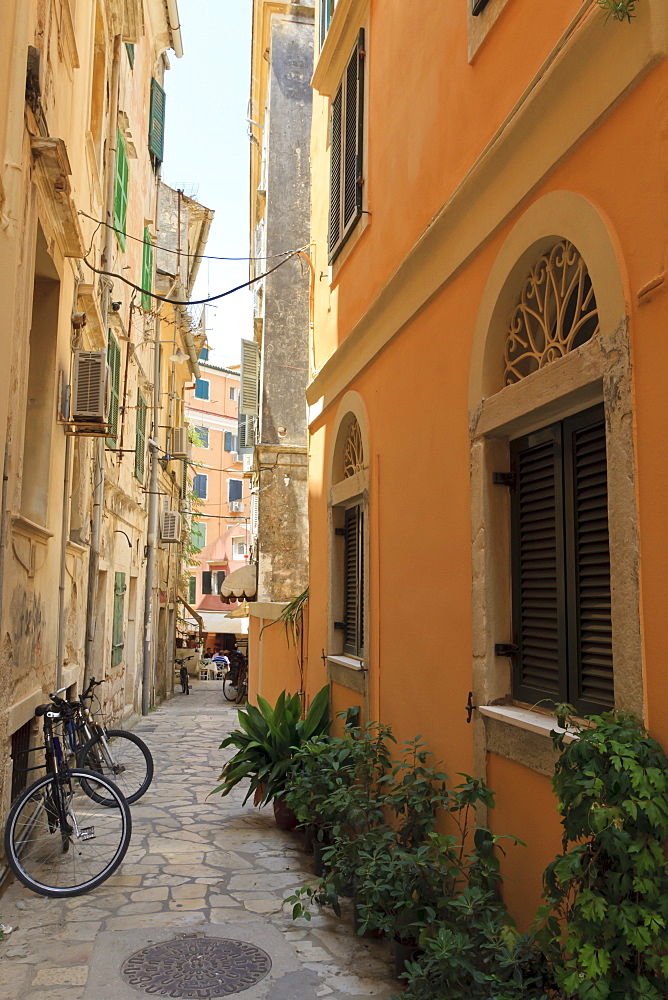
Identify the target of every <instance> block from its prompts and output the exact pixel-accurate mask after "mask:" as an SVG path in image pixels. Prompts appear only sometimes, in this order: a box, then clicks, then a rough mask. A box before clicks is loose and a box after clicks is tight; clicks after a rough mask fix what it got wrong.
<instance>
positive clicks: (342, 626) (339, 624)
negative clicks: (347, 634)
mask: <svg viewBox="0 0 668 1000" xmlns="http://www.w3.org/2000/svg"><path fill="white" fill-rule="evenodd" d="M345 627H346V624H345V622H334V628H335V629H338V630H339V631H341V632H343V631H344V629H345Z"/></svg>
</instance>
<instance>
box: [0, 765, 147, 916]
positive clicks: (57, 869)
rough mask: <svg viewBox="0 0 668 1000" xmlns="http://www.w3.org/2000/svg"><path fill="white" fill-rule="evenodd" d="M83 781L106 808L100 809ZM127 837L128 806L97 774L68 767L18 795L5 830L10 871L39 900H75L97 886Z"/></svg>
mask: <svg viewBox="0 0 668 1000" xmlns="http://www.w3.org/2000/svg"><path fill="white" fill-rule="evenodd" d="M84 782H85V783H86V784H87V786H88V787H89V789H94V790H95V792H96V797H98V798H102V797H104V798H105V799H106V800H108V801H109V803H113V806H112V805H101V804H100V802H96V801H95V800H94V799H93V798H91V796H90V794H89V792H87V791H85V790H84V788H83V784H84ZM131 834H132V818H131V816H130V808H129V806H128V804H127V802H126V801H125V798H124V797H123V795H122V794H121V792H120V791H119V790H118V788H116V786H115V785H114V784H112V782H111V781H108V780H107V779H106V778H105V777H103V776H102V775H101V774H94V773H93V772H92V771H86V770H83V769H82V768H73V769H72V770H70V771H68V772H67V773H65V774H64V775H53V774H47V775H44V776H43V777H42V778H39V779H38V780H37V781H35V782H34V783H33V784H32V785H30V786H29V787H28V788H26V790H25V791H24V792H23V793H22V794H21V795H20V796H19V798H18V799H17V800H16V802H15V803H14V805H13V806H12V808H11V810H10V812H9V816H8V818H7V824H6V826H5V852H6V854H7V861H8V863H9V866H10V868H11V869H12V871H13V872H14V874H15V875H16V877H17V878H18V879H19V880H20V881H21V882H23V884H24V885H25V886H27V887H28V889H31V890H32V891H33V892H36V893H38V894H39V895H41V896H52V897H56V898H64V897H66V896H79V895H81V894H82V893H84V892H89V891H90V890H91V889H94V888H95V887H96V886H98V885H100V884H101V883H102V882H104V881H105V879H107V878H109V876H110V875H111V874H112V873H113V872H114V871H116V869H117V868H118V866H119V865H120V863H121V861H122V860H123V858H124V857H125V852H126V851H127V849H128V845H129V844H130V836H131Z"/></svg>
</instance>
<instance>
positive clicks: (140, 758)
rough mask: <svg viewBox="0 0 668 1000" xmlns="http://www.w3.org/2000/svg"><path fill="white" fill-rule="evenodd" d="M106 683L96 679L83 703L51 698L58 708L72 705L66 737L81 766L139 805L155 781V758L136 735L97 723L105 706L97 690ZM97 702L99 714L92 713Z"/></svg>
mask: <svg viewBox="0 0 668 1000" xmlns="http://www.w3.org/2000/svg"><path fill="white" fill-rule="evenodd" d="M103 683H104V679H103V680H101V681H96V680H95V678H94V677H92V678H91V680H90V683H89V685H88V687H87V688H86V690H85V691H84V692H83V693H82V694H81V696H80V698H79V701H71V702H65V701H63V700H62V699H59V698H58V695H59V694H60V691H56V692H55V694H54V695H51V699H52V701H53V702H54V704H56V705H60V704H65V705H68V706H69V708H70V710H71V714H68V716H67V718H66V721H65V733H66V736H67V739H68V742H69V746H70V749H71V750H72V752H73V753H74V754H75V755H76V761H77V765H78V766H79V767H83V768H88V769H89V770H91V771H95V772H97V773H98V774H102V775H104V776H105V777H107V778H109V779H110V780H111V781H113V782H114V784H117V785H118V787H119V788H120V790H121V791H122V792H123V795H124V796H125V798H126V799H127V801H128V802H129V803H132V802H136V801H137V799H140V798H141V797H142V795H143V794H144V793H145V792H146V790H147V788H148V787H149V785H150V784H151V781H152V780H153V757H152V755H151V751H150V750H149V748H148V747H147V746H146V744H145V743H144V741H143V740H142V739H140V738H139V736H137V735H135V733H131V732H128V731H127V730H126V729H107V728H106V726H105V725H104V724H103V723H102V722H98V721H96V718H95V716H98V717H100V718H101V711H102V706H101V704H100V700H99V698H98V697H97V695H96V694H95V688H96V687H99V686H100V684H103ZM62 690H65V689H64V688H61V691H62ZM93 699H95V700H96V701H97V704H98V709H97V711H96V712H93V711H92V703H93ZM104 804H105V803H104V802H102V805H104Z"/></svg>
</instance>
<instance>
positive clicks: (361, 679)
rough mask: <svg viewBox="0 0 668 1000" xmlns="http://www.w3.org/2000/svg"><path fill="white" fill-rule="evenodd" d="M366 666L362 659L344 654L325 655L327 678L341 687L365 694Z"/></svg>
mask: <svg viewBox="0 0 668 1000" xmlns="http://www.w3.org/2000/svg"><path fill="white" fill-rule="evenodd" d="M366 673H367V671H366V667H365V666H364V661H363V660H360V659H357V658H356V657H354V656H345V655H344V654H341V655H340V656H339V655H336V656H328V657H327V678H328V680H329V681H332V682H334V683H335V684H340V685H341V687H345V688H348V689H349V690H351V691H356V692H357V693H358V694H361V695H365V694H366Z"/></svg>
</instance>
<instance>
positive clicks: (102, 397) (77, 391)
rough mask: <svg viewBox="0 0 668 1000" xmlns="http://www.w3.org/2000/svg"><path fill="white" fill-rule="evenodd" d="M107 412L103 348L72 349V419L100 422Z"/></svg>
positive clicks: (105, 358) (107, 383) (106, 381)
mask: <svg viewBox="0 0 668 1000" xmlns="http://www.w3.org/2000/svg"><path fill="white" fill-rule="evenodd" d="M108 412H109V366H108V365H107V352H106V350H100V351H75V352H74V371H73V374H72V409H71V416H72V420H74V421H75V422H76V421H80V422H81V421H83V422H85V423H91V422H95V423H98V422H99V423H104V422H105V421H106V419H107V414H108Z"/></svg>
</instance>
